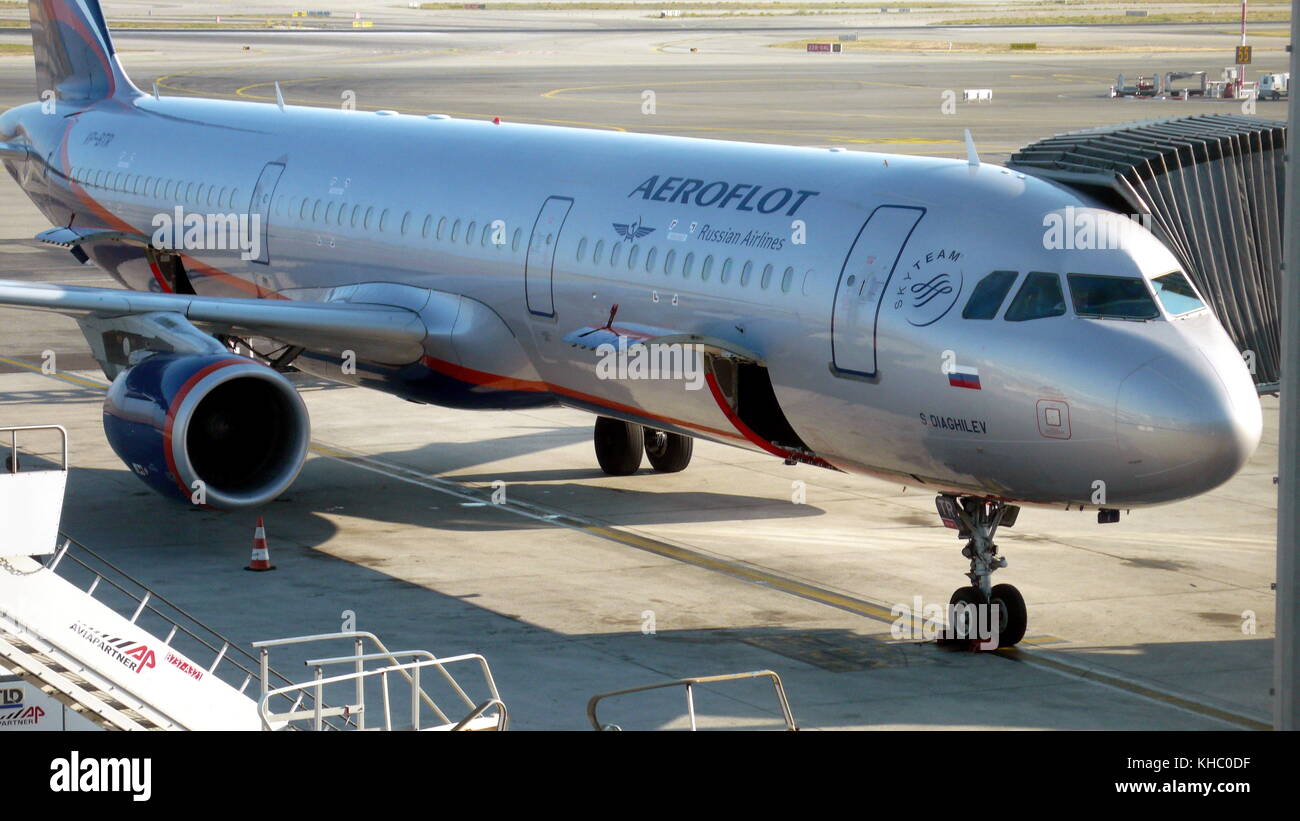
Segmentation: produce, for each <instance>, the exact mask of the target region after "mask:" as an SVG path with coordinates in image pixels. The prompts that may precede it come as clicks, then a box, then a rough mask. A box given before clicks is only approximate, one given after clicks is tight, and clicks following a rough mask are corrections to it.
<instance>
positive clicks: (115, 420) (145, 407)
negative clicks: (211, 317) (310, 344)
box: [104, 353, 311, 510]
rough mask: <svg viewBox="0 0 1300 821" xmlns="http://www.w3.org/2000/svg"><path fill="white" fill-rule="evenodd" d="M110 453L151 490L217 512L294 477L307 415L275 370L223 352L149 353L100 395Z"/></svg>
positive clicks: (273, 493) (253, 501)
mask: <svg viewBox="0 0 1300 821" xmlns="http://www.w3.org/2000/svg"><path fill="white" fill-rule="evenodd" d="M104 431H105V433H106V434H107V435H108V442H109V444H110V445H111V446H112V447H113V450H114V451H115V452H116V453H117V455H118V456H119V457H120V458H121V459H122V461H123V462H125V463H126V464H127V466H128V467H130V468H131V469H132V470H133V471H134V472H135V474H136V475H137V476H139V477H140V478H141V479H143V480H144V482H145V484H147V485H149V486H150V487H151V488H153V489H154V490H156V491H158V492H159V493H161V494H163V495H164V496H169V497H172V498H175V499H179V500H182V501H185V502H190V503H193V504H201V505H206V506H208V507H214V508H219V509H224V510H234V509H238V508H245V507H254V506H257V505H261V504H265V503H266V502H269V501H271V500H272V499H274V498H275V497H277V496H279V495H280V494H281V493H283V492H284V491H285V490H287V489H288V488H289V486H290V485H292V484H293V482H294V480H295V479H296V478H298V472H299V471H300V470H301V469H302V465H303V462H304V461H306V458H307V448H308V446H309V444H310V442H311V421H310V419H309V418H308V415H307V408H306V406H305V405H303V402H302V399H301V398H300V397H299V396H298V392H297V391H296V390H295V389H294V387H293V385H291V384H290V383H289V381H288V380H287V379H285V378H284V376H282V375H281V374H279V373H277V372H276V371H273V370H271V369H270V368H268V367H266V366H265V365H262V364H260V363H258V362H255V361H253V360H251V359H246V358H244V357H239V356H233V355H226V354H208V355H196V354H177V353H156V354H153V355H151V356H149V357H147V358H145V359H143V360H141V361H140V362H138V363H137V364H135V365H132V366H131V367H130V368H128V369H127V370H125V371H123V372H122V373H121V374H119V375H118V377H117V379H115V380H114V381H113V385H112V387H110V388H109V391H108V398H107V399H105V400H104Z"/></svg>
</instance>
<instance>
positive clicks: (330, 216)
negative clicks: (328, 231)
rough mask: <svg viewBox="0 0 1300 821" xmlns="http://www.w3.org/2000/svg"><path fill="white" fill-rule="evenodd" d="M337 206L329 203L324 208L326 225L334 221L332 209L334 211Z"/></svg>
mask: <svg viewBox="0 0 1300 821" xmlns="http://www.w3.org/2000/svg"><path fill="white" fill-rule="evenodd" d="M337 206H338V203H334V202H331V203H330V204H329V205H328V206H326V208H325V222H326V223H327V224H328V223H331V222H333V221H334V209H335V208H336V207H337Z"/></svg>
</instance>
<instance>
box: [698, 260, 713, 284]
mask: <svg viewBox="0 0 1300 821" xmlns="http://www.w3.org/2000/svg"><path fill="white" fill-rule="evenodd" d="M711 276H713V255H712V254H710V255H709V256H707V257H705V258H704V267H702V268H701V269H700V281H701V282H708V281H709V277H711Z"/></svg>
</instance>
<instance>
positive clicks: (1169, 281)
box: [1151, 271, 1205, 316]
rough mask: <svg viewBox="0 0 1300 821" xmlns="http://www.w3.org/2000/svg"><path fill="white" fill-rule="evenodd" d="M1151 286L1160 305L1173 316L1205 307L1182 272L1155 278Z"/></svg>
mask: <svg viewBox="0 0 1300 821" xmlns="http://www.w3.org/2000/svg"><path fill="white" fill-rule="evenodd" d="M1151 285H1152V287H1154V288H1155V289H1156V296H1157V297H1159V298H1160V304H1161V305H1163V306H1165V310H1166V311H1168V312H1169V313H1171V314H1174V315H1175V316H1176V315H1178V314H1185V313H1188V312H1190V311H1195V310H1197V309H1198V308H1204V307H1205V303H1204V302H1202V301H1201V298H1200V297H1198V296H1197V295H1196V291H1195V290H1193V289H1192V284H1191V283H1190V282H1188V281H1187V277H1185V276H1183V272H1182V271H1174V272H1173V273H1169V274H1165V275H1164V276H1159V277H1156V278H1155V279H1153V280H1151Z"/></svg>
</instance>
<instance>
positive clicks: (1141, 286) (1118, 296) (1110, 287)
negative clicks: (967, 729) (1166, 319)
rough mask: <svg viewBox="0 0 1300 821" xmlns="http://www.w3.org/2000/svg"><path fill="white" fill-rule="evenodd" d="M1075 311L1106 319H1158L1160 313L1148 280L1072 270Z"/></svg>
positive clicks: (1069, 276) (1071, 282) (1070, 275)
mask: <svg viewBox="0 0 1300 821" xmlns="http://www.w3.org/2000/svg"><path fill="white" fill-rule="evenodd" d="M1066 279H1068V280H1069V281H1070V298H1071V299H1073V300H1074V313H1075V314H1076V315H1078V316H1095V317H1102V318H1107V319H1155V318H1156V317H1158V316H1160V311H1159V310H1158V309H1157V308H1156V301H1155V300H1154V299H1152V298H1151V292H1150V291H1148V290H1147V283H1146V280H1144V279H1140V278H1137V277H1111V276H1096V275H1093V274H1069V275H1068V276H1067V277H1066Z"/></svg>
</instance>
